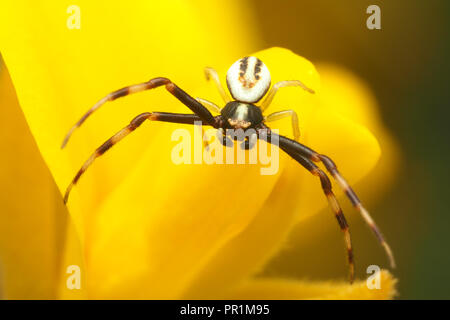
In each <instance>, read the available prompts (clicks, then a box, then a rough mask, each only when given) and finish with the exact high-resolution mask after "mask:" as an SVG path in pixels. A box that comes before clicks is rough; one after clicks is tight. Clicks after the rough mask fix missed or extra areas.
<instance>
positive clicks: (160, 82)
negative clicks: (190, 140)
mask: <svg viewBox="0 0 450 320" xmlns="http://www.w3.org/2000/svg"><path fill="white" fill-rule="evenodd" d="M160 86H165V87H166V89H167V91H169V93H171V94H172V95H173V96H175V97H176V98H177V99H178V100H180V101H181V102H182V103H183V104H184V105H186V106H187V107H188V108H189V109H191V110H192V112H194V113H195V114H198V116H199V117H200V119H201V120H202V121H203V122H205V123H206V124H209V125H212V126H214V123H215V120H214V117H213V115H212V114H211V112H209V111H208V109H206V108H205V107H204V106H203V105H202V104H201V103H200V102H198V101H197V100H195V99H194V98H192V97H191V96H190V95H188V94H187V93H186V92H184V91H183V90H182V89H180V88H179V87H178V86H177V85H176V84H175V83H173V82H172V81H171V80H169V79H167V78H154V79H151V80H149V81H147V82H143V83H139V84H135V85H131V86H128V87H124V88H122V89H119V90H116V91H114V92H111V93H110V94H108V95H107V96H106V97H103V98H102V99H100V100H99V101H98V102H97V103H96V104H95V105H94V106H93V107H92V108H90V109H89V110H88V111H87V112H86V113H85V114H84V115H83V116H82V117H81V118H80V120H78V122H77V123H76V124H75V125H74V126H73V127H72V128H71V129H70V130H69V132H68V133H67V135H66V136H65V138H64V140H63V143H62V145H61V148H64V147H65V145H66V144H67V142H68V141H69V139H70V136H71V135H72V133H73V132H74V131H75V129H77V128H78V127H80V126H81V125H82V124H83V122H84V121H86V119H87V118H88V117H89V116H90V115H91V114H92V113H93V112H94V111H96V110H97V109H98V108H100V107H101V106H102V105H103V104H105V103H106V102H108V101H114V100H116V99H118V98H120V97H125V96H127V95H129V94H132V93H136V92H141V91H145V90H150V89H154V88H157V87H160Z"/></svg>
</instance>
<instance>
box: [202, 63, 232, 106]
mask: <svg viewBox="0 0 450 320" xmlns="http://www.w3.org/2000/svg"><path fill="white" fill-rule="evenodd" d="M205 77H206V80H212V81H214V83H215V85H216V87H217V90H218V91H219V93H220V95H221V96H222V99H223V101H225V103H228V102H230V101H231V98H230V97H229V96H228V94H227V93H226V91H225V90H224V89H223V87H222V84H221V83H220V79H219V75H218V74H217V71H216V70H214V69H213V68H210V67H206V68H205Z"/></svg>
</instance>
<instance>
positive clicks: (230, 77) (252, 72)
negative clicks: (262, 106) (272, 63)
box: [227, 57, 270, 103]
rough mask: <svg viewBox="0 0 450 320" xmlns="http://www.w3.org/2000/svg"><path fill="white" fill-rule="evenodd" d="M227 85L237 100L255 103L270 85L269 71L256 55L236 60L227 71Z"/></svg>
mask: <svg viewBox="0 0 450 320" xmlns="http://www.w3.org/2000/svg"><path fill="white" fill-rule="evenodd" d="M227 86H228V90H230V93H231V95H232V96H233V98H234V99H235V100H237V101H241V102H247V103H255V102H257V101H259V100H260V99H261V98H262V97H263V96H264V95H265V94H266V92H267V90H268V89H269V87H270V72H269V69H267V67H266V65H265V64H264V63H263V62H262V61H261V60H259V59H258V58H256V57H245V58H242V59H239V60H238V61H236V62H235V63H234V64H233V65H232V66H231V67H230V69H228V72H227Z"/></svg>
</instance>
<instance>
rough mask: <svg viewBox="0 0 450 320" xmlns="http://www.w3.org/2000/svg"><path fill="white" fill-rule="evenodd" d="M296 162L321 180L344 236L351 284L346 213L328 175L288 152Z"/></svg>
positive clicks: (350, 243)
mask: <svg viewBox="0 0 450 320" xmlns="http://www.w3.org/2000/svg"><path fill="white" fill-rule="evenodd" d="M287 153H288V154H289V155H290V156H291V157H292V158H293V159H294V160H296V161H297V162H298V163H300V164H301V165H302V166H303V167H305V168H306V169H307V170H308V171H309V172H311V174H312V175H314V176H316V177H318V178H319V179H320V184H321V185H322V190H323V193H324V194H325V196H326V197H327V200H328V203H329V205H330V207H331V209H332V210H333V212H334V215H335V216H336V219H337V222H338V224H339V227H340V228H341V231H342V232H343V234H344V240H345V245H346V248H347V259H348V265H349V277H350V283H352V282H353V280H354V279H355V262H354V260H353V247H352V240H351V237H350V230H349V226H348V223H347V220H346V219H345V216H344V213H343V212H342V209H341V207H340V205H339V202H338V201H337V199H336V196H335V195H334V193H333V191H332V189H331V181H330V179H329V178H328V176H327V174H326V173H325V172H323V171H322V170H321V169H320V168H319V167H317V165H315V164H314V163H313V162H312V161H311V160H308V159H306V158H304V157H302V156H301V155H300V154H299V153H295V152H292V151H289V152H287Z"/></svg>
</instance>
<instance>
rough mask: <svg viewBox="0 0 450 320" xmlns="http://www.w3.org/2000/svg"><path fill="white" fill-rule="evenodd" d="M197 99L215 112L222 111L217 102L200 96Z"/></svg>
mask: <svg viewBox="0 0 450 320" xmlns="http://www.w3.org/2000/svg"><path fill="white" fill-rule="evenodd" d="M195 100H197V101H198V102H200V103H201V104H202V105H203V106H204V107H205V108H206V109H208V110H209V111H214V112H217V113H220V108H219V106H217V105H216V104H215V103H213V102H211V101H209V100H206V99H203V98H199V97H197V98H195Z"/></svg>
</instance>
